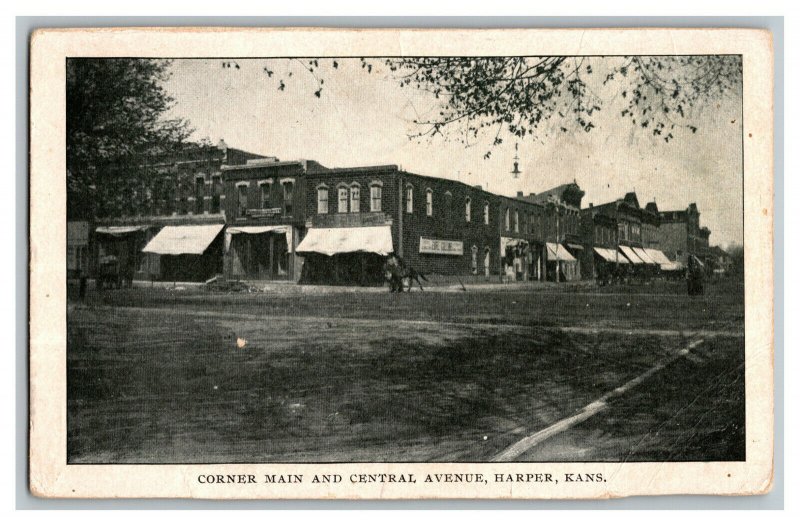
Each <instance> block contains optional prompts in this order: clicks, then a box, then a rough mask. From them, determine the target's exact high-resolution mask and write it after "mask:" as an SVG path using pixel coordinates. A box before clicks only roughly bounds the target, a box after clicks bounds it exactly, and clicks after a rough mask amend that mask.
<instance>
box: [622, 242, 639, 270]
mask: <svg viewBox="0 0 800 526" xmlns="http://www.w3.org/2000/svg"><path fill="white" fill-rule="evenodd" d="M619 250H620V252H622V253H623V254H625V257H626V258H628V261H630V262H631V263H633V264H634V265H644V261H642V258H640V257H639V256H637V255H636V252H634V251H633V249H632V248H631V247H626V246H625V245H620V246H619Z"/></svg>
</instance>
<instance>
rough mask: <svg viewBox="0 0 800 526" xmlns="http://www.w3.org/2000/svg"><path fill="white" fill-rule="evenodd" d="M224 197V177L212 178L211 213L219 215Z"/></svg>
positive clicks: (216, 176)
mask: <svg viewBox="0 0 800 526" xmlns="http://www.w3.org/2000/svg"><path fill="white" fill-rule="evenodd" d="M221 196H222V177H220V176H218V175H215V176H214V177H212V178H211V213H212V214H218V213H219V209H220V201H221V199H222V198H221Z"/></svg>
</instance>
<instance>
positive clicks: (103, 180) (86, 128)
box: [66, 59, 191, 217]
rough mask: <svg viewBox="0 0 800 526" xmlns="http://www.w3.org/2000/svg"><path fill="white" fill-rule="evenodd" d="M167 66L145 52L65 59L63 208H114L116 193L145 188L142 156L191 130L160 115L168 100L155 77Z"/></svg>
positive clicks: (165, 148) (80, 211)
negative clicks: (132, 56)
mask: <svg viewBox="0 0 800 526" xmlns="http://www.w3.org/2000/svg"><path fill="white" fill-rule="evenodd" d="M168 68H169V61H164V60H150V59H70V60H68V61H67V72H66V73H67V92H66V102H67V122H66V124H67V137H66V138H67V211H68V214H70V215H72V216H75V215H80V216H84V217H88V216H89V215H91V214H92V211H93V212H94V213H97V214H100V215H105V214H114V213H118V212H119V210H118V209H119V207H121V206H124V205H125V199H124V198H126V197H127V198H130V196H131V195H134V194H135V193H137V192H138V193H139V194H140V195H146V194H152V193H153V192H152V190H148V191H142V183H143V181H142V180H141V166H142V163H143V162H144V161H143V160H145V159H147V158H149V157H152V156H157V155H160V154H162V153H165V152H169V151H172V150H174V149H175V148H176V147H179V146H180V145H182V144H183V143H184V141H185V140H186V138H187V137H188V136H189V134H190V132H191V130H190V129H189V127H188V123H187V122H186V121H183V120H180V119H164V114H165V112H166V111H167V110H169V109H170V107H171V106H172V104H173V100H172V98H171V97H170V96H169V95H168V94H167V93H166V91H165V90H164V88H163V84H162V83H163V82H164V81H165V80H166V79H167V78H168V76H169V71H168ZM120 196H122V197H123V199H120Z"/></svg>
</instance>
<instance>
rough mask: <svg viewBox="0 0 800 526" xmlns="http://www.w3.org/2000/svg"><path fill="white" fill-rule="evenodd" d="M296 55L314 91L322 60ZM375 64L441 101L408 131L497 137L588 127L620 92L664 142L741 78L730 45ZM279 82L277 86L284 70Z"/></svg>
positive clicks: (734, 89)
mask: <svg viewBox="0 0 800 526" xmlns="http://www.w3.org/2000/svg"><path fill="white" fill-rule="evenodd" d="M301 64H302V65H303V67H304V68H305V69H307V70H308V71H309V72H310V73H311V74H312V75H314V78H315V79H316V82H317V84H316V85H317V91H315V92H314V95H315V96H316V97H320V94H321V91H322V88H323V84H324V79H322V78H320V77H319V76H318V75H317V72H318V71H319V70H320V60H319V59H312V60H308V61H305V62H301ZM378 65H382V66H385V67H386V68H388V70H389V72H390V76H391V77H392V78H393V79H394V80H395V81H397V82H398V83H399V85H400V86H402V87H404V88H411V89H419V90H425V91H427V92H430V93H431V94H432V95H433V96H434V97H435V98H436V99H437V100H438V101H439V108H438V113H437V114H436V115H435V116H434V117H433V118H427V119H418V120H415V123H416V124H417V125H418V126H419V130H418V132H417V133H416V134H414V135H413V136H412V138H414V137H416V138H419V137H433V136H436V135H443V136H444V135H446V134H447V135H449V136H450V137H453V136H456V137H458V138H459V140H461V141H462V142H464V143H469V142H470V141H473V140H474V139H476V138H477V137H478V136H479V134H480V133H482V132H489V133H491V134H493V144H494V145H495V146H497V145H499V144H501V143H502V141H503V137H504V136H506V135H510V136H511V137H515V138H520V139H521V138H524V137H527V136H531V135H532V136H534V137H536V138H542V137H543V136H545V135H548V134H549V133H551V132H552V130H553V129H555V130H557V131H559V130H560V131H561V132H574V131H576V130H578V131H583V132H590V131H591V130H592V129H594V128H595V127H596V124H595V122H596V117H597V113H598V112H600V111H601V110H604V109H608V108H609V107H610V106H611V107H613V104H619V100H620V99H621V101H622V102H621V107H619V106H617V107H616V108H615V110H614V111H618V112H619V117H620V118H623V119H627V120H629V121H630V123H631V125H633V126H635V127H636V128H637V129H641V130H642V131H644V132H646V133H649V134H651V135H653V136H656V137H659V138H660V139H663V140H664V141H666V142H670V141H671V140H672V139H674V138H675V135H674V132H675V131H676V130H677V129H687V130H690V131H691V132H692V133H694V132H696V131H697V125H696V123H694V122H693V121H692V114H693V110H694V109H695V108H697V107H702V106H705V105H707V104H709V103H712V102H715V101H718V100H720V98H721V97H724V96H726V95H729V94H733V93H739V94H740V93H741V80H742V63H741V57H739V56H727V55H707V56H706V55H704V56H630V57H407V58H388V59H383V60H375V59H361V69H362V70H363V71H365V72H366V73H368V74H369V73H372V72H373V71H377V66H378ZM332 66H333V67H334V68H338V62H337V61H335V60H334V61H332ZM264 69H265V71H269V73H270V77H271V76H272V75H271V73H272V71H271V70H270V69H269V68H264ZM279 82H280V85H279V89H280V90H284V89H285V79H279ZM609 93H611V95H609ZM612 102H613V104H612ZM545 124H548V126H545ZM490 154H491V152H487V154H486V157H489V155H490Z"/></svg>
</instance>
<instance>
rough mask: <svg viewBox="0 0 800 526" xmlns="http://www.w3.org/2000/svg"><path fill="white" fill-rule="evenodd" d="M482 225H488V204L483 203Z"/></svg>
mask: <svg viewBox="0 0 800 526" xmlns="http://www.w3.org/2000/svg"><path fill="white" fill-rule="evenodd" d="M483 224H484V225H488V224H489V203H483Z"/></svg>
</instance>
